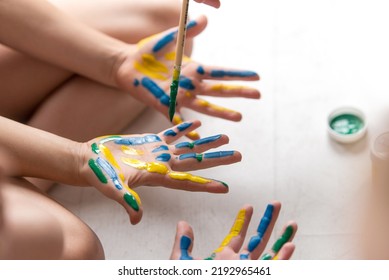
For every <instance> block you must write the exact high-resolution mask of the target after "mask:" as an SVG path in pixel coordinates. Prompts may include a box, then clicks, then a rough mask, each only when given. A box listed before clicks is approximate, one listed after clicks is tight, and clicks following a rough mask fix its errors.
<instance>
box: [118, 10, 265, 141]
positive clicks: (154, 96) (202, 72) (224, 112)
mask: <svg viewBox="0 0 389 280" xmlns="http://www.w3.org/2000/svg"><path fill="white" fill-rule="evenodd" d="M206 25H207V19H206V17H204V16H203V17H200V18H198V19H197V20H194V21H191V22H189V24H188V26H187V39H191V38H193V37H195V36H197V35H198V34H200V33H201V32H202V31H203V30H204V29H205V28H206ZM176 36H177V28H175V29H171V30H168V31H166V32H163V33H161V34H157V35H154V36H152V37H149V38H146V39H144V40H142V41H140V42H139V43H138V45H137V47H136V49H135V50H134V49H133V48H130V49H129V50H127V51H124V52H123V54H122V56H123V58H122V59H121V61H122V62H121V63H120V65H119V66H117V67H116V68H117V71H116V73H117V74H116V80H117V84H118V85H119V87H121V88H123V89H125V90H127V91H129V92H130V94H131V95H132V96H134V97H135V98H137V99H138V100H140V101H142V102H143V103H145V104H147V105H148V106H151V107H154V108H155V109H157V110H158V111H159V112H161V113H162V114H163V115H164V116H165V117H166V118H168V109H169V102H170V96H169V93H170V84H171V81H172V75H173V68H174V67H173V66H174V59H175V52H174V51H175V45H176ZM114 71H115V70H114ZM258 79H259V76H258V74H257V73H255V72H253V71H245V70H236V69H226V68H220V67H212V66H206V65H203V64H200V63H197V62H195V61H193V60H191V59H189V58H188V57H185V58H184V61H183V64H182V68H181V76H180V81H179V89H178V95H177V106H176V115H175V117H174V118H173V123H174V124H179V123H181V122H183V117H182V116H181V109H182V108H188V109H192V110H194V111H197V112H199V113H202V114H206V115H209V116H214V117H218V118H223V119H227V120H231V121H240V120H241V118H242V115H241V114H240V113H239V112H237V111H234V110H231V109H227V108H224V107H221V106H218V105H215V104H212V103H210V102H208V101H206V100H205V99H202V98H200V96H213V97H224V98H232V97H242V98H251V99H259V98H260V93H259V91H258V90H257V89H255V88H251V87H246V86H242V85H234V84H227V83H224V81H256V80H258ZM188 137H190V138H191V139H198V138H199V136H198V135H197V134H196V133H193V132H192V133H191V134H190V135H188Z"/></svg>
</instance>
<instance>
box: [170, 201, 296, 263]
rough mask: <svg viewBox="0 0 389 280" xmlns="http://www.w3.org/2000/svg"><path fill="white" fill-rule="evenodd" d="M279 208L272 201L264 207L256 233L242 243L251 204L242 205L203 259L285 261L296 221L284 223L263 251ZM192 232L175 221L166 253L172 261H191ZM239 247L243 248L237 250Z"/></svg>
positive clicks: (289, 251)
mask: <svg viewBox="0 0 389 280" xmlns="http://www.w3.org/2000/svg"><path fill="white" fill-rule="evenodd" d="M280 209H281V204H280V203H279V202H273V203H271V204H269V205H268V206H267V208H266V211H265V214H264V215H263V217H262V219H261V221H260V222H259V226H258V229H257V233H256V234H255V235H254V236H252V237H251V238H250V240H249V241H248V242H246V244H245V245H244V246H243V243H244V240H245V237H246V233H247V228H248V226H249V224H250V219H251V216H252V214H253V208H252V207H251V206H244V207H243V208H242V209H241V210H240V211H239V213H238V215H237V216H236V218H235V222H234V224H233V226H232V227H231V230H230V232H229V234H228V235H227V236H226V237H225V239H224V240H223V242H222V243H221V244H220V246H219V248H217V249H216V250H215V251H213V253H212V254H211V256H209V257H208V258H206V259H207V260H239V259H240V260H257V259H258V258H260V257H261V260H288V259H290V258H291V256H292V254H293V252H294V248H295V246H294V244H292V243H291V242H292V240H293V238H294V235H295V234H296V231H297V224H296V223H295V222H289V223H288V224H286V225H285V227H284V229H283V233H282V235H281V236H279V237H278V239H277V241H276V242H275V243H274V245H273V246H272V247H271V249H269V250H268V251H267V252H266V253H263V252H264V250H265V248H266V245H267V243H268V241H269V238H270V236H271V234H272V231H273V228H274V224H275V223H276V221H277V218H278V214H279V212H280ZM193 241H194V235H193V230H192V228H191V227H190V225H188V224H187V223H186V222H179V223H178V225H177V233H176V237H175V241H174V245H173V251H172V254H171V256H170V258H171V259H174V260H192V259H194V258H193V257H192V256H191V252H192V249H193ZM242 246H243V249H241V248H242Z"/></svg>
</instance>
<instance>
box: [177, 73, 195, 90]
mask: <svg viewBox="0 0 389 280" xmlns="http://www.w3.org/2000/svg"><path fill="white" fill-rule="evenodd" d="M178 85H179V86H180V87H182V88H184V89H187V90H193V89H195V88H196V87H195V86H194V84H193V83H192V80H191V79H189V78H187V77H185V76H180V82H179V84H178Z"/></svg>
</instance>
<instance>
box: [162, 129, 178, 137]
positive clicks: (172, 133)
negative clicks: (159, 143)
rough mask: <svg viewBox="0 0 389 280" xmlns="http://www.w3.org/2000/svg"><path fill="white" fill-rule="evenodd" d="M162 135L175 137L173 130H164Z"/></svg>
mask: <svg viewBox="0 0 389 280" xmlns="http://www.w3.org/2000/svg"><path fill="white" fill-rule="evenodd" d="M163 135H165V136H177V133H176V132H175V131H174V130H172V129H169V130H166V131H165V133H164V134H163Z"/></svg>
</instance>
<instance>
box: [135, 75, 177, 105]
mask: <svg viewBox="0 0 389 280" xmlns="http://www.w3.org/2000/svg"><path fill="white" fill-rule="evenodd" d="M142 86H143V87H144V88H145V89H147V90H148V91H149V92H150V93H151V94H152V95H154V96H155V98H157V99H159V101H160V102H161V104H163V105H165V106H169V104H170V97H169V96H168V95H166V93H165V92H164V91H163V89H161V88H160V87H159V86H158V85H157V84H156V83H155V82H154V81H153V80H151V79H149V78H147V77H144V78H143V79H142Z"/></svg>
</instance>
